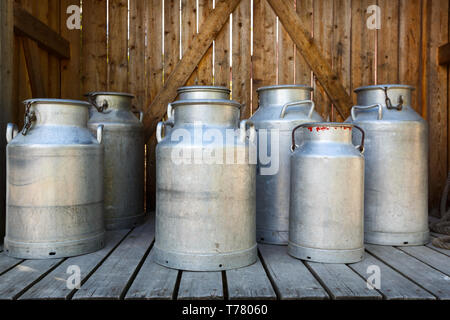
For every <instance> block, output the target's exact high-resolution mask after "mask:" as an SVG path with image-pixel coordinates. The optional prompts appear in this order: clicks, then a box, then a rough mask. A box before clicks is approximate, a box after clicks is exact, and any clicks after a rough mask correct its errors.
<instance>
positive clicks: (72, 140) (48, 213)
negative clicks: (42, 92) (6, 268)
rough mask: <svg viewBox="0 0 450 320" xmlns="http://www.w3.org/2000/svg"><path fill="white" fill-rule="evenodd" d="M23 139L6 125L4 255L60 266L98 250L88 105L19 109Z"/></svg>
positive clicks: (98, 206) (95, 141)
mask: <svg viewBox="0 0 450 320" xmlns="http://www.w3.org/2000/svg"><path fill="white" fill-rule="evenodd" d="M25 104H26V114H25V125H24V128H23V130H22V132H21V133H19V132H18V130H17V126H15V125H13V124H8V127H7V132H6V139H7V142H8V145H7V148H6V157H7V178H6V188H7V191H6V193H7V196H6V219H7V220H6V237H5V251H6V253H7V254H8V255H10V256H12V257H16V258H21V259H46V258H61V257H69V256H75V255H80V254H86V253H90V252H93V251H96V250H99V249H101V248H102V247H103V246H104V236H105V226H104V216H103V145H101V142H102V131H103V126H101V125H100V126H98V127H97V129H96V137H97V138H95V137H94V136H92V134H91V132H90V131H89V130H88V128H87V121H88V108H89V104H88V103H86V102H82V101H74V100H57V99H33V100H27V101H25Z"/></svg>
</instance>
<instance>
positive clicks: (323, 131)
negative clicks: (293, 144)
mask: <svg viewBox="0 0 450 320" xmlns="http://www.w3.org/2000/svg"><path fill="white" fill-rule="evenodd" d="M352 129H353V128H352V126H330V125H323V126H311V127H305V128H304V129H303V131H304V134H303V136H302V137H303V139H304V140H305V141H328V142H337V143H349V144H351V143H352Z"/></svg>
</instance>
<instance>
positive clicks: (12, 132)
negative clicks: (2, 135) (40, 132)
mask: <svg viewBox="0 0 450 320" xmlns="http://www.w3.org/2000/svg"><path fill="white" fill-rule="evenodd" d="M18 133H19V128H18V127H17V125H15V124H14V123H8V126H7V127H6V142H7V143H10V142H11V141H12V139H14V138H15V137H16V136H17V134H18Z"/></svg>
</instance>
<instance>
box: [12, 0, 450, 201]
mask: <svg viewBox="0 0 450 320" xmlns="http://www.w3.org/2000/svg"><path fill="white" fill-rule="evenodd" d="M15 1H16V2H19V3H20V4H21V5H22V6H23V7H24V8H25V9H26V10H29V11H30V12H31V13H33V14H34V15H35V16H37V17H39V18H40V19H41V20H43V21H44V22H47V23H48V24H49V25H50V26H51V27H52V28H54V29H55V30H59V31H60V33H61V34H62V35H63V36H64V37H65V38H66V39H68V40H69V41H70V42H71V54H72V59H71V60H70V61H58V60H57V59H56V58H54V57H52V56H51V55H49V54H48V53H46V52H45V51H43V50H41V52H40V59H41V65H42V68H43V70H42V73H43V75H44V82H45V87H46V89H47V91H48V92H49V95H50V96H52V97H63V98H81V97H82V93H85V92H88V91H93V90H113V91H128V92H131V93H134V94H135V95H136V99H135V100H134V108H135V109H136V110H145V109H146V108H147V106H149V105H150V103H151V101H152V99H153V98H154V97H155V96H156V95H157V93H158V91H159V90H161V88H163V86H164V81H165V80H166V79H167V78H168V77H169V76H170V74H171V72H172V71H173V69H174V67H175V65H176V64H177V63H178V61H179V59H180V56H181V57H182V55H183V52H184V51H185V50H186V49H187V48H188V47H189V45H190V43H191V41H192V38H193V37H194V36H195V34H196V33H197V32H198V30H201V27H202V22H203V21H205V19H207V18H208V12H209V10H212V9H213V8H214V5H215V4H214V0H181V1H180V0H132V1H128V0H83V1H82V7H83V16H82V26H83V28H82V30H68V29H67V28H66V26H65V21H66V19H67V17H68V14H67V13H66V9H67V6H68V5H70V4H76V5H79V4H80V1H79V0H62V1H57V0H40V1H39V5H37V1H33V0H15ZM215 1H216V2H217V1H226V0H215ZM287 1H290V2H291V3H292V8H293V9H295V10H296V12H297V13H298V15H299V16H300V17H301V19H302V20H303V22H304V24H305V26H306V27H307V28H308V30H309V31H310V33H311V36H312V37H313V38H314V39H315V40H316V41H317V42H318V44H319V46H320V48H321V49H322V52H323V55H324V56H325V58H326V59H327V60H328V62H329V63H330V64H331V65H332V67H333V69H334V70H337V71H338V72H339V73H340V75H341V78H342V80H343V82H344V83H343V84H344V87H345V88H346V89H347V90H348V92H349V94H351V93H352V91H353V90H354V89H355V88H357V87H359V86H363V85H371V84H377V83H378V84H381V83H396V82H400V83H406V84H411V85H413V86H415V87H416V91H415V92H414V98H413V104H414V108H415V109H416V110H417V111H418V112H419V113H420V114H422V116H423V117H425V118H426V119H427V120H428V121H429V124H430V138H429V142H430V179H429V184H430V206H431V207H433V208H435V207H437V205H438V202H439V198H440V193H441V190H442V188H443V184H444V181H445V177H446V175H447V170H448V169H449V168H450V157H449V156H448V149H449V146H450V139H449V132H450V126H449V125H448V120H449V118H450V113H449V112H448V106H449V91H450V90H449V70H448V66H438V64H437V54H436V49H437V47H438V46H440V45H442V44H443V43H445V42H448V40H449V31H448V25H449V21H448V19H449V1H448V0H330V1H322V0H287ZM370 5H378V6H379V7H380V9H381V29H379V30H370V29H368V27H367V24H366V23H367V19H368V18H369V14H368V13H367V8H368V7H369V6H370ZM252 16H253V25H252V19H251V18H252ZM108 29H109V30H108ZM230 32H231V37H230ZM252 39H253V43H252ZM14 53H15V54H14V64H15V72H14V91H13V92H14V101H15V102H14V103H15V106H16V108H15V109H14V116H15V118H16V122H18V123H19V124H20V125H21V123H22V117H23V107H22V106H21V104H20V101H21V100H23V99H25V98H28V97H30V95H31V91H30V87H29V80H28V75H27V73H26V66H25V61H24V56H23V50H22V48H21V44H20V41H18V39H17V38H16V39H15V48H14ZM252 53H253V54H252ZM230 57H231V59H230ZM291 83H297V84H308V85H312V86H313V87H314V88H315V92H314V99H315V100H316V105H317V109H318V111H319V112H320V113H321V114H322V115H323V117H324V118H325V119H329V120H332V121H342V120H343V119H341V118H340V116H339V114H337V113H336V112H335V110H334V108H333V106H332V105H331V102H330V99H329V98H328V97H327V96H326V95H325V93H324V90H323V89H322V88H321V86H320V84H319V83H318V82H317V81H316V80H315V77H314V74H312V72H311V69H310V68H309V66H308V64H307V62H306V61H305V60H304V59H303V57H302V56H301V55H300V54H299V52H298V50H297V49H296V48H295V46H294V44H293V42H292V40H291V39H290V38H289V35H288V34H287V32H286V31H285V29H284V28H283V26H282V25H281V24H280V23H279V22H278V19H277V17H276V15H275V14H274V12H273V11H272V10H271V8H270V6H269V5H268V4H267V2H266V1H265V0H242V2H241V3H240V4H239V6H238V7H237V8H236V10H235V11H234V12H233V14H232V16H231V17H230V20H229V21H228V23H227V24H226V25H225V26H224V28H223V29H222V30H221V32H220V34H219V35H218V36H217V38H216V40H215V41H214V44H213V45H211V47H210V49H209V50H208V52H207V53H206V55H205V56H204V57H203V59H202V60H201V62H200V63H199V65H198V67H197V68H196V70H195V71H194V73H193V74H192V76H191V77H190V79H189V80H188V82H187V84H203V85H213V84H214V85H224V86H227V87H230V88H231V89H232V96H233V99H234V100H237V101H240V102H242V103H244V104H245V108H244V109H243V110H242V116H243V117H245V118H246V117H248V116H250V115H251V114H252V112H254V111H255V110H256V109H257V101H258V100H257V93H256V90H257V89H258V88H259V87H261V86H265V85H272V84H291ZM154 144H155V141H154V139H152V140H151V141H150V142H149V145H148V150H153V149H154ZM148 161H149V164H148V167H149V170H148V174H147V190H148V199H149V206H150V207H151V206H152V204H153V203H154V196H153V191H154V178H153V177H154V171H153V170H154V157H153V154H152V153H151V152H150V153H149V154H148Z"/></svg>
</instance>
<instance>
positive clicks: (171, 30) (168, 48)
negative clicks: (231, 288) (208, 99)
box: [164, 0, 180, 79]
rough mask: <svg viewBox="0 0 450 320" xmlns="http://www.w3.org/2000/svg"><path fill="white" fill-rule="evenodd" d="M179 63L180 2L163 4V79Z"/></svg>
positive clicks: (170, 0)
mask: <svg viewBox="0 0 450 320" xmlns="http://www.w3.org/2000/svg"><path fill="white" fill-rule="evenodd" d="M178 61H180V1H179V0H166V1H165V3H164V79H167V78H168V77H169V76H170V74H171V73H172V71H173V69H174V68H175V66H176V65H177V63H178Z"/></svg>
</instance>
